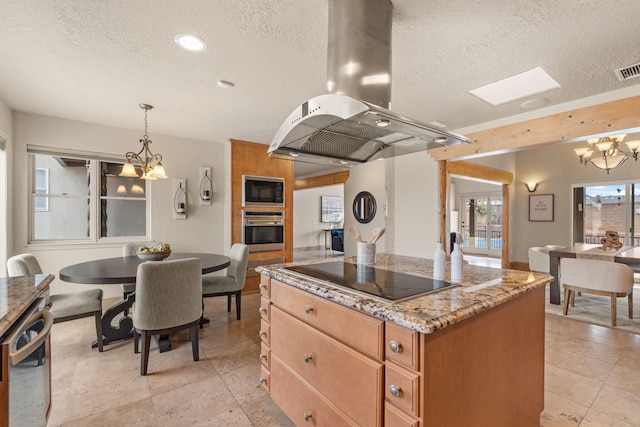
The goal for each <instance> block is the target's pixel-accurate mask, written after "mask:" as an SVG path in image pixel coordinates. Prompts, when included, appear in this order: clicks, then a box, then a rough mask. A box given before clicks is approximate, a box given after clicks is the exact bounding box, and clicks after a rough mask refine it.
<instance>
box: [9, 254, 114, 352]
mask: <svg viewBox="0 0 640 427" xmlns="http://www.w3.org/2000/svg"><path fill="white" fill-rule="evenodd" d="M7 271H8V273H9V276H10V277H14V276H33V275H35V274H42V268H41V267H40V263H39V262H38V259H37V258H36V257H35V256H33V255H32V254H20V255H15V256H13V257H11V258H9V259H8V260H7ZM49 302H50V304H51V307H50V308H49V311H50V313H51V315H52V316H53V323H61V322H66V321H69V320H75V319H81V318H83V317H90V316H94V318H95V322H96V335H97V344H98V350H99V351H102V350H103V341H102V338H103V337H102V289H87V290H84V291H78V292H67V293H62V294H55V295H51V296H50V298H49Z"/></svg>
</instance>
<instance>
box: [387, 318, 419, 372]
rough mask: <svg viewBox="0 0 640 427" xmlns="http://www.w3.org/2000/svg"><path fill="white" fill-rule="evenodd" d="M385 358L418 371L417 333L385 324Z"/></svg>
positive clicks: (388, 323)
mask: <svg viewBox="0 0 640 427" xmlns="http://www.w3.org/2000/svg"><path fill="white" fill-rule="evenodd" d="M384 328H385V334H384V335H385V338H384V341H385V358H386V360H393V361H394V362H396V363H398V364H400V365H403V366H406V367H407V368H410V369H413V370H415V371H419V370H420V363H419V357H418V355H419V351H420V341H419V340H418V336H419V335H418V332H416V331H413V330H411V329H409V328H405V327H404V326H400V325H397V324H395V323H392V322H388V321H387V322H385V325H384Z"/></svg>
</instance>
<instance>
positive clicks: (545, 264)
mask: <svg viewBox="0 0 640 427" xmlns="http://www.w3.org/2000/svg"><path fill="white" fill-rule="evenodd" d="M561 247H562V246H558V245H546V246H534V247H531V248H529V270H531V271H534V272H537V273H547V274H549V269H550V266H549V251H552V250H555V249H559V248H561Z"/></svg>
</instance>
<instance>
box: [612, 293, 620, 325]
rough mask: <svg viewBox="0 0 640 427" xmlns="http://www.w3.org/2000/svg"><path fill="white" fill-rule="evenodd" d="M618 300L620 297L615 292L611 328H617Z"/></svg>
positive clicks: (613, 294)
mask: <svg viewBox="0 0 640 427" xmlns="http://www.w3.org/2000/svg"><path fill="white" fill-rule="evenodd" d="M617 300H618V296H617V295H616V293H615V292H612V293H611V326H617V323H618V322H617V316H618V310H617Z"/></svg>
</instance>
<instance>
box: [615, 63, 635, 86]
mask: <svg viewBox="0 0 640 427" xmlns="http://www.w3.org/2000/svg"><path fill="white" fill-rule="evenodd" d="M615 73H616V76H618V80H620V81H621V82H623V81H625V80H629V79H632V78H634V77H638V76H640V63H638V64H634V65H631V66H629V67H624V68H618V69H617V70H615Z"/></svg>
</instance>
